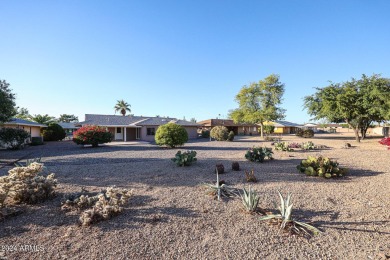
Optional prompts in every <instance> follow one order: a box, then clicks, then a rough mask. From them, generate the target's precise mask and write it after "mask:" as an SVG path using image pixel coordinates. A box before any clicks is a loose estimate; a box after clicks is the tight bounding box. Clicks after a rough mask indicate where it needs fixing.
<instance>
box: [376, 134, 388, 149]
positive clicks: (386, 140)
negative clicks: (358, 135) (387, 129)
mask: <svg viewBox="0 0 390 260" xmlns="http://www.w3.org/2000/svg"><path fill="white" fill-rule="evenodd" d="M379 143H380V144H382V145H386V146H387V149H388V150H390V137H387V138H383V139H381V140H380V141H379Z"/></svg>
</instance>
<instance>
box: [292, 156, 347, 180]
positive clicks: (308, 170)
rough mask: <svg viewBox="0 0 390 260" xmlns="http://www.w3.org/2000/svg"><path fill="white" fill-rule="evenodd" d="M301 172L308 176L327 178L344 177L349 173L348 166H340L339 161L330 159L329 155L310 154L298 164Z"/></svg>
mask: <svg viewBox="0 0 390 260" xmlns="http://www.w3.org/2000/svg"><path fill="white" fill-rule="evenodd" d="M297 169H298V170H299V171H300V172H301V173H305V174H306V175H308V176H319V177H325V178H332V177H342V176H344V175H345V174H346V173H347V169H346V168H341V167H339V163H338V162H335V161H332V160H330V159H329V158H327V157H322V156H319V157H318V158H316V157H314V156H308V157H307V159H306V160H302V161H301V163H300V164H299V165H298V166H297Z"/></svg>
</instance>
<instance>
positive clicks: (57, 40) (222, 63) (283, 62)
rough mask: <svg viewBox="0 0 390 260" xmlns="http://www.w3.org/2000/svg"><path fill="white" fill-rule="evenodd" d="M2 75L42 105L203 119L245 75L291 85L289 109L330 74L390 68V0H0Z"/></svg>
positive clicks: (39, 110) (295, 114)
mask: <svg viewBox="0 0 390 260" xmlns="http://www.w3.org/2000/svg"><path fill="white" fill-rule="evenodd" d="M0 11H1V16H0V32H1V40H0V79H4V80H6V81H7V82H8V83H10V84H11V88H12V89H13V91H14V92H15V93H16V94H17V100H16V101H17V105H18V106H20V107H26V108H28V110H29V111H30V113H31V114H49V115H52V116H56V117H58V116H59V115H60V114H64V113H66V114H75V115H77V116H79V119H80V120H83V119H84V114H86V113H95V114H113V113H114V109H113V107H114V105H115V103H116V101H117V100H118V99H124V100H125V101H127V102H128V103H130V104H131V109H132V113H133V114H135V115H144V116H146V115H147V116H155V115H160V116H171V117H177V118H183V117H184V116H185V117H186V118H187V119H190V118H192V117H195V118H196V119H197V120H204V119H209V118H215V117H218V115H219V114H220V115H221V116H222V117H223V116H226V115H227V114H228V111H229V109H233V108H236V107H237V103H236V102H235V101H234V97H235V95H236V94H237V93H238V91H239V90H240V88H241V87H242V86H243V85H248V84H249V83H250V82H254V81H258V80H260V79H263V78H264V77H266V76H268V75H269V74H271V73H276V74H279V75H280V80H281V81H282V82H283V83H284V84H285V95H284V102H283V105H282V107H283V108H285V109H286V110H287V112H286V120H289V121H293V122H297V123H303V122H307V121H309V118H310V117H309V116H308V115H307V113H306V111H305V110H302V109H303V108H302V104H303V101H302V98H303V97H304V96H305V95H310V94H312V93H313V92H314V87H322V86H326V85H327V84H328V81H329V80H331V81H333V82H341V81H346V80H349V79H350V78H351V77H360V76H361V74H362V73H365V74H368V75H371V74H372V73H380V74H382V76H384V77H390V64H389V63H390V19H389V15H388V14H389V13H390V1H361V0H354V1H338V0H337V1H336V0H334V1H329V0H326V1H325V0H323V1H321V0H319V1H312V0H311V1H287V0H286V1H227V0H224V1H222V0H219V1H217V0H215V1H210V0H208V1H188V0H182V1H169V0H168V1H148V0H145V1H120V0H118V1H108V0H107V1H97V0H93V1H86V0H84V1H71V0H69V1H39V0H36V1H11V0H3V1H0Z"/></svg>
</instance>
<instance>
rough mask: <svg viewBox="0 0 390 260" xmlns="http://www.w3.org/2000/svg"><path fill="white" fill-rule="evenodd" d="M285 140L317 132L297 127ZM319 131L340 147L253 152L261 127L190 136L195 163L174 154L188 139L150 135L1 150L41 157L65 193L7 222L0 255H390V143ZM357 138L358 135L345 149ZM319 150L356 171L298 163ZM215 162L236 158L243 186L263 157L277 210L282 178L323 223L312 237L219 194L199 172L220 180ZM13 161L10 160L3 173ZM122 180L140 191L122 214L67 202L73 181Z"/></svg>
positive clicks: (262, 178) (300, 209)
mask: <svg viewBox="0 0 390 260" xmlns="http://www.w3.org/2000/svg"><path fill="white" fill-rule="evenodd" d="M283 140H284V141H291V142H292V141H294V142H302V141H307V140H304V139H298V138H297V137H295V136H285V137H283ZM311 140H312V141H313V142H314V143H315V144H323V145H327V146H328V147H329V149H324V150H321V151H314V152H304V151H300V150H296V151H294V152H291V153H286V152H278V151H276V152H275V158H276V160H274V161H270V162H266V163H263V164H256V163H252V162H248V161H245V159H244V154H245V151H246V150H247V149H248V148H249V147H252V146H258V145H265V146H268V147H270V142H261V141H259V138H258V137H241V138H239V140H236V141H234V142H209V141H206V140H203V141H196V142H191V143H188V144H186V145H185V146H184V147H183V148H182V149H181V150H183V149H193V150H196V151H197V152H198V155H197V158H198V162H197V163H195V164H194V165H192V166H190V167H185V168H182V167H177V166H176V165H175V164H174V163H173V162H172V161H170V158H172V157H173V156H174V154H175V153H176V151H177V150H178V149H163V148H159V147H156V146H155V145H152V144H146V143H134V144H131V145H115V144H114V145H112V144H111V145H107V146H103V147H99V148H82V147H80V146H76V145H75V144H73V143H72V142H58V143H48V144H46V145H44V146H36V147H29V148H27V149H25V150H23V151H15V152H14V151H0V158H2V159H1V160H2V161H3V162H5V161H12V160H15V159H17V158H20V157H22V156H27V158H33V157H42V158H43V161H44V163H45V165H46V166H47V167H48V169H49V171H51V172H54V173H56V177H57V178H58V181H59V186H58V193H59V194H58V196H57V197H56V198H54V199H53V200H50V201H47V202H45V203H42V204H38V205H34V206H28V207H27V209H26V211H25V212H24V213H23V214H21V215H18V216H16V217H13V218H8V219H6V220H5V221H3V222H0V259H2V257H3V258H4V259H62V258H64V259H386V258H389V257H390V242H389V241H390V200H389V198H390V189H389V187H390V167H389V163H388V162H389V155H390V151H387V150H385V148H384V147H383V146H381V145H379V144H378V143H377V141H378V140H379V139H378V138H372V139H367V140H364V141H362V142H361V143H355V142H354V141H353V137H352V136H351V135H348V134H343V135H341V134H333V135H330V134H328V135H326V134H323V135H317V136H316V137H315V138H313V139H311ZM346 141H348V142H350V143H351V144H352V145H353V147H351V148H349V149H343V148H342V146H343V144H344V143H345V142H346ZM318 154H322V155H325V156H328V157H330V158H333V159H336V160H337V161H339V162H340V164H341V165H342V166H344V167H348V168H350V171H349V174H348V176H347V177H345V178H342V179H332V180H327V179H323V178H318V177H306V176H305V175H303V174H298V173H297V170H296V165H297V164H299V162H300V160H301V159H303V158H306V157H307V156H308V155H318ZM232 161H239V162H240V166H241V168H242V170H241V171H239V172H233V171H232V170H231V162H232ZM216 163H223V164H224V166H225V171H226V174H224V175H221V179H224V180H225V181H226V182H227V183H228V184H229V185H233V186H234V187H237V188H242V187H243V186H244V185H245V184H246V183H245V179H244V170H250V169H254V171H255V174H256V177H257V178H258V180H259V182H258V183H256V184H253V185H252V186H253V188H254V189H255V190H256V191H257V192H258V193H259V194H260V196H261V200H260V204H259V206H260V207H261V208H263V209H266V210H267V211H271V210H273V202H274V201H277V200H278V197H277V190H280V191H281V192H282V193H284V194H286V193H287V192H291V193H292V194H293V203H294V209H295V210H294V212H293V215H295V217H296V218H297V219H301V220H305V221H308V222H310V223H312V224H313V225H314V226H316V227H318V228H319V229H320V230H321V231H323V233H322V234H320V235H318V236H314V237H312V238H310V239H306V238H302V237H298V236H291V235H286V234H285V233H283V232H279V229H278V227H277V226H273V225H269V224H268V223H267V222H260V221H259V220H258V216H256V215H249V214H245V213H243V212H242V210H241V202H240V200H238V199H230V200H225V201H222V202H218V201H215V200H213V199H212V198H211V197H209V196H208V195H206V194H205V192H204V190H202V189H201V188H200V187H199V184H200V183H202V182H212V181H215V174H214V173H213V170H214V166H215V164H216ZM0 167H1V166H0ZM9 168H10V167H9V166H6V167H3V168H2V169H0V175H4V174H5V173H6V172H7V170H9ZM111 185H117V186H119V187H124V188H129V189H133V190H134V194H135V195H134V197H133V198H132V199H131V202H130V204H129V206H128V207H126V209H125V211H124V212H123V214H121V215H119V216H117V217H115V218H113V219H111V220H109V221H105V222H100V223H98V224H95V225H93V226H91V227H79V226H78V225H77V222H78V214H77V213H75V212H63V211H61V209H60V201H61V197H62V196H63V195H64V194H66V193H69V192H76V191H80V188H81V187H82V186H83V187H86V188H87V189H88V190H89V191H100V190H101V189H102V188H105V187H107V186H111ZM24 245H29V246H30V248H25V247H21V246H24ZM1 251H2V252H1Z"/></svg>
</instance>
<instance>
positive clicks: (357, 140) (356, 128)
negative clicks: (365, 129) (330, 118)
mask: <svg viewBox="0 0 390 260" xmlns="http://www.w3.org/2000/svg"><path fill="white" fill-rule="evenodd" d="M353 132H354V133H355V140H356V142H358V143H360V136H359V126H356V127H355V128H353Z"/></svg>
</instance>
